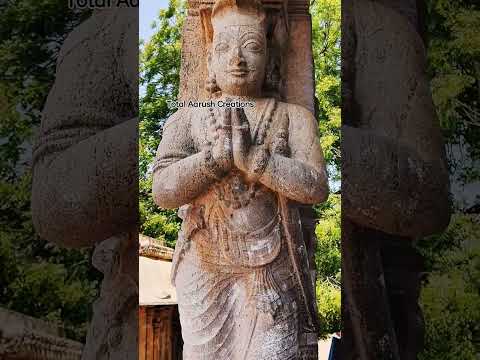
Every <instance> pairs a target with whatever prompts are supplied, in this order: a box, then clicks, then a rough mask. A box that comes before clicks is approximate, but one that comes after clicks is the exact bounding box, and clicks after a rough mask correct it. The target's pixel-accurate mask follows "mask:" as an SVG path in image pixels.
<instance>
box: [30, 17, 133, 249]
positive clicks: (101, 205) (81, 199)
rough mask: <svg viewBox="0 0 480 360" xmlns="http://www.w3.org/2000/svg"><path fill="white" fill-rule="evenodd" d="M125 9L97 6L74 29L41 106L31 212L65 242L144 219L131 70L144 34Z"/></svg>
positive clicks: (44, 232)
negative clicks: (101, 38) (102, 38)
mask: <svg viewBox="0 0 480 360" xmlns="http://www.w3.org/2000/svg"><path fill="white" fill-rule="evenodd" d="M119 11H121V12H122V16H118V15H117V14H118V12H119ZM126 12H127V11H122V10H117V9H112V11H110V10H108V11H105V12H98V13H95V12H94V15H92V17H91V18H90V19H88V20H86V21H85V22H84V23H83V24H82V25H81V26H79V27H78V28H76V29H75V30H74V31H73V32H72V33H71V34H70V35H69V37H68V38H67V40H66V41H65V43H64V45H63V46H62V50H61V51H60V54H59V57H58V61H57V72H56V80H55V83H54V85H53V87H52V89H51V91H50V93H49V96H48V98H47V101H46V103H45V107H44V110H43V113H42V122H41V126H40V129H39V133H38V136H37V144H36V145H37V146H36V148H35V150H34V160H33V180H32V182H33V183H32V199H31V206H32V218H33V224H34V226H35V229H36V231H37V233H38V234H39V235H40V236H41V237H42V238H44V239H46V240H49V241H53V242H56V243H58V244H61V245H64V246H72V247H74V246H75V247H76V246H91V245H94V244H95V243H97V242H99V241H102V240H104V239H106V238H109V237H111V236H113V235H115V234H118V233H121V232H125V231H130V230H131V229H135V228H136V226H137V223H138V211H137V207H138V182H137V179H138V131H137V125H138V119H136V116H137V114H138V110H137V106H138V105H137V101H136V100H135V99H138V84H137V74H135V73H132V72H131V71H130V73H128V74H127V73H126V70H127V69H130V68H131V66H129V64H131V59H134V58H135V56H136V53H137V51H138V38H136V37H135V34H134V32H132V31H128V29H127V28H128V27H129V26H134V25H135V22H134V20H135V16H134V13H132V12H131V11H130V12H128V14H126ZM124 13H125V14H124ZM123 15H126V16H123ZM111 19H116V20H115V21H114V22H112V24H111V25H109V26H111V27H110V28H106V30H105V32H104V33H102V31H103V30H102V29H103V26H104V24H110V20H111ZM100 33H102V34H105V36H108V37H109V40H108V41H105V47H104V48H102V50H101V51H100V52H99V54H98V56H97V55H96V54H94V53H92V52H91V51H92V50H91V49H93V48H95V45H97V44H98V43H96V42H94V40H93V39H95V38H96V34H100ZM92 42H93V43H92ZM102 44H103V43H102ZM118 49H120V50H121V53H122V54H123V57H120V58H119V57H118V56H117V57H115V56H116V50H118ZM114 60H115V61H114ZM105 63H108V64H112V65H111V66H110V67H105V66H103V64H105ZM113 64H115V65H113ZM92 69H95V70H96V71H92ZM112 89H115V91H112Z"/></svg>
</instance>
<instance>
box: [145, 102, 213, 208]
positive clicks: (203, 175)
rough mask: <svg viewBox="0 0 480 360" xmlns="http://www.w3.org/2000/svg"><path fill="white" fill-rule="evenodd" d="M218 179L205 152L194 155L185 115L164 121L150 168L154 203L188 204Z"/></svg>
mask: <svg viewBox="0 0 480 360" xmlns="http://www.w3.org/2000/svg"><path fill="white" fill-rule="evenodd" d="M218 178H219V174H218V173H217V172H216V171H215V167H214V166H213V165H212V160H211V155H210V154H209V153H208V152H207V151H206V150H202V151H200V152H195V148H194V146H193V139H192V136H191V127H190V118H189V116H188V112H184V111H181V110H180V111H177V112H176V113H175V114H174V115H172V117H171V118H170V119H169V120H168V121H167V123H166V125H165V127H164V131H163V136H162V140H161V142H160V145H159V146H158V150H157V156H156V159H155V165H154V169H153V185H152V190H153V198H154V201H155V203H156V204H157V205H158V206H160V207H162V208H167V209H174V208H177V207H180V206H182V205H184V204H188V203H190V202H192V200H194V199H195V198H196V197H198V196H199V195H201V194H202V193H203V192H205V191H206V190H207V189H208V188H209V187H210V186H211V185H212V184H213V183H214V182H215V181H217V180H218Z"/></svg>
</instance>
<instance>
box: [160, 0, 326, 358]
mask: <svg viewBox="0 0 480 360" xmlns="http://www.w3.org/2000/svg"><path fill="white" fill-rule="evenodd" d="M266 20H267V16H266V13H265V11H264V9H263V7H262V5H261V4H260V3H257V2H256V1H255V0H219V1H217V2H216V3H215V5H214V7H213V9H212V10H211V22H210V23H209V24H208V26H207V27H206V28H207V31H208V29H211V34H210V35H211V44H210V47H209V51H208V79H206V81H205V83H206V85H207V87H208V89H209V91H210V92H211V93H212V99H213V104H214V105H215V104H216V105H215V106H210V107H205V108H203V107H200V108H188V107H186V108H182V109H180V110H178V111H177V112H176V113H175V114H173V115H172V116H171V117H170V118H169V119H168V120H167V122H166V124H165V127H164V129H163V136H162V140H161V143H160V145H159V148H158V152H157V157H156V161H155V165H154V168H153V194H154V199H155V202H156V203H157V204H158V205H159V206H161V207H163V208H177V207H180V210H179V215H180V217H181V218H182V219H183V224H182V229H181V232H180V234H179V238H178V241H177V246H176V249H175V253H174V259H173V271H172V281H173V282H174V285H175V286H176V289H177V297H178V304H179V312H180V319H181V323H182V334H183V340H184V359H204V360H207V359H225V360H227V359H228V360H234V359H252V360H253V359H255V360H261V359H276V360H281V359H317V357H318V355H317V326H318V319H317V313H316V305H315V295H314V294H315V292H314V280H313V279H312V275H311V274H312V273H311V270H312V269H311V268H310V267H309V263H308V254H307V251H306V246H305V241H304V239H303V234H302V224H301V221H300V215H299V206H300V204H316V203H320V202H322V201H324V200H325V199H326V197H327V195H328V183H327V175H326V170H325V164H324V159H323V154H322V150H321V148H320V144H319V138H318V134H317V128H318V127H317V123H316V120H315V118H314V116H313V115H312V113H311V112H310V111H308V110H307V109H305V108H303V107H301V106H298V105H293V104H289V103H284V102H281V101H279V100H277V99H276V98H274V97H270V96H267V95H266V88H271V86H272V84H271V80H272V78H273V77H272V76H266V74H271V72H270V69H269V64H273V63H275V62H273V61H269V60H271V59H270V58H269V56H273V55H272V53H271V52H270V51H271V49H272V47H271V46H270V45H271V43H272V42H273V40H274V39H272V37H271V36H270V34H271V32H270V31H268V22H267V21H266ZM193 100H196V99H193ZM248 101H251V102H252V104H253V106H248V105H247V106H245V107H242V106H237V107H234V106H233V105H232V107H222V106H221V104H225V103H230V104H237V105H238V103H239V102H243V103H247V102H248Z"/></svg>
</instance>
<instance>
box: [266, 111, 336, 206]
mask: <svg viewBox="0 0 480 360" xmlns="http://www.w3.org/2000/svg"><path fill="white" fill-rule="evenodd" d="M289 118H290V125H289V136H288V137H289V141H288V142H289V147H290V153H291V156H290V157H286V156H283V155H281V154H278V153H273V154H271V156H270V160H269V162H268V164H267V166H266V168H265V171H264V172H263V174H262V176H261V178H260V182H261V183H263V184H264V185H265V186H267V187H269V188H270V189H272V190H274V191H276V192H279V193H281V194H282V195H284V196H286V197H288V198H290V199H292V200H295V201H297V202H300V203H303V204H316V203H320V202H323V201H325V200H326V198H327V197H328V193H329V189H328V179H327V172H326V168H325V160H324V158H323V152H322V149H321V147H320V141H319V137H318V126H317V123H316V121H315V118H314V117H313V115H312V114H311V113H310V112H309V111H308V110H307V109H304V108H302V107H300V106H291V107H290V109H289Z"/></svg>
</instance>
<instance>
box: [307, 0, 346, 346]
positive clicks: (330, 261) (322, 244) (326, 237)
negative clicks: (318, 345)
mask: <svg viewBox="0 0 480 360" xmlns="http://www.w3.org/2000/svg"><path fill="white" fill-rule="evenodd" d="M310 13H311V15H312V48H313V58H314V71H315V85H316V86H315V97H316V102H317V107H318V109H317V119H318V124H319V125H318V127H319V132H320V136H321V144H322V149H323V152H324V155H325V161H326V162H327V170H328V175H329V184H330V188H331V189H330V190H331V191H332V192H333V193H332V194H331V195H330V196H329V198H328V200H327V201H326V202H325V203H324V204H321V205H320V206H317V207H316V211H317V216H318V219H319V220H318V223H317V226H316V230H315V233H316V236H317V240H318V242H317V250H316V253H315V261H316V265H317V287H316V290H317V291H316V292H317V306H318V311H319V315H320V319H321V320H322V323H321V326H322V328H321V332H320V335H321V336H323V337H324V336H326V335H328V334H332V333H334V332H337V331H339V330H340V329H341V313H340V306H341V294H340V284H341V272H340V267H341V250H340V239H341V227H340V214H341V198H340V194H339V193H335V192H338V190H339V187H340V176H341V174H340V164H341V158H340V141H341V137H340V126H341V109H340V106H341V93H340V89H341V79H340V71H341V70H340V55H341V54H340V40H341V32H340V29H341V2H340V1H338V0H324V1H315V2H313V4H312V5H311V7H310Z"/></svg>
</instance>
